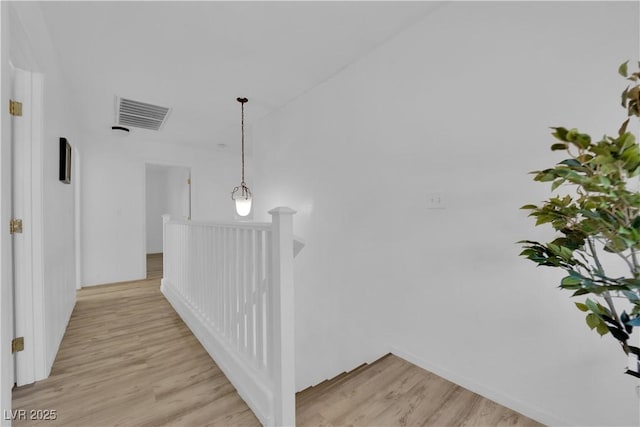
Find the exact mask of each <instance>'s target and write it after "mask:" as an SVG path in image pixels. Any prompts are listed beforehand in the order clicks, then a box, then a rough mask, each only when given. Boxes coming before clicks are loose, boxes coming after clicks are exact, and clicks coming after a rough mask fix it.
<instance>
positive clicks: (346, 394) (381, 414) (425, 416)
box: [296, 354, 541, 427]
mask: <svg viewBox="0 0 640 427" xmlns="http://www.w3.org/2000/svg"><path fill="white" fill-rule="evenodd" d="M296 407H297V412H296V415H297V419H296V421H297V424H298V425H299V426H323V427H331V426H335V427H337V426H380V427H389V426H531V427H533V426H541V424H539V423H537V422H535V421H533V420H531V419H529V418H527V417H524V416H523V415H520V414H518V413H517V412H514V411H512V410H510V409H507V408H505V407H503V406H500V405H498V404H497V403H495V402H492V401H491V400H488V399H485V398H483V397H482V396H479V395H477V394H475V393H472V392H470V391H469V390H466V389H464V388H462V387H460V386H457V385H455V384H453V383H451V382H449V381H447V380H445V379H443V378H441V377H439V376H437V375H435V374H432V373H430V372H428V371H425V370H424V369H422V368H419V367H417V366H415V365H413V364H411V363H409V362H407V361H406V360H404V359H401V358H399V357H397V356H394V355H392V354H389V355H387V356H385V357H383V358H381V359H379V360H378V361H376V362H375V363H373V364H371V365H361V366H360V367H358V368H356V369H354V370H353V371H351V372H349V373H343V374H341V375H338V376H337V377H335V378H334V379H332V380H329V381H325V382H323V383H320V384H318V385H317V386H315V387H310V388H308V389H306V390H303V391H301V392H299V393H298V394H297V396H296Z"/></svg>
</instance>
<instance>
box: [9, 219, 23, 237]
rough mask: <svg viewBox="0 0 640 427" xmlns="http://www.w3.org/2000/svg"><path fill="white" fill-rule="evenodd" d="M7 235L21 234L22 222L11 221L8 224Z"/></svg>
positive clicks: (17, 220) (18, 220)
mask: <svg viewBox="0 0 640 427" xmlns="http://www.w3.org/2000/svg"><path fill="white" fill-rule="evenodd" d="M9 233H10V234H16V233H22V220H21V219H12V220H11V222H10V223H9Z"/></svg>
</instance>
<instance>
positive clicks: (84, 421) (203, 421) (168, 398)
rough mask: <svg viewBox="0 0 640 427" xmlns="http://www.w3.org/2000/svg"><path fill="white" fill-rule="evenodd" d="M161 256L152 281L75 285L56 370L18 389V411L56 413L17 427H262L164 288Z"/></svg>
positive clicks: (151, 274)
mask: <svg viewBox="0 0 640 427" xmlns="http://www.w3.org/2000/svg"><path fill="white" fill-rule="evenodd" d="M159 259H160V261H159V263H158V257H155V259H153V257H150V259H149V263H148V264H149V268H148V270H149V277H150V278H148V279H147V280H141V281H137V282H127V283H120V284H113V285H106V286H98V287H91V288H85V289H82V290H80V291H78V297H77V298H78V299H77V304H76V307H75V309H74V311H73V314H72V316H71V320H70V321H69V326H68V328H67V331H66V333H65V336H64V339H63V341H62V344H61V346H60V352H59V353H58V356H57V358H56V361H55V363H54V365H53V369H52V372H51V376H50V377H49V378H47V379H46V380H44V381H40V382H37V383H35V384H32V385H28V386H24V387H20V388H18V389H15V390H14V392H13V409H14V411H15V410H19V409H25V410H27V414H28V413H29V410H34V409H42V410H55V411H56V414H57V419H56V420H55V421H40V422H39V423H37V422H34V421H20V420H16V421H14V425H15V426H21V425H40V424H42V425H47V426H79V427H89V426H136V427H142V426H160V425H190V426H205V425H217V426H231V425H235V426H259V425H260V423H259V422H258V420H257V419H256V418H255V416H254V415H253V413H252V412H251V411H250V410H249V408H248V406H247V405H246V404H245V403H244V401H243V400H242V399H241V398H240V396H239V395H238V393H237V392H236V390H235V389H234V387H233V386H232V385H231V384H230V383H229V381H228V380H227V378H226V377H225V376H224V374H223V373H222V371H220V369H219V368H218V367H217V366H216V364H215V363H214V362H213V361H212V360H211V358H210V357H209V355H208V354H207V352H206V351H205V350H204V348H203V347H202V346H201V345H200V343H199V342H198V340H197V339H196V338H195V337H194V336H193V335H192V334H191V332H190V331H189V329H188V328H187V326H186V325H185V324H184V323H183V322H182V320H181V319H180V317H179V316H178V315H177V314H176V313H175V311H174V310H173V309H172V308H171V306H170V305H169V303H168V302H167V301H166V300H165V298H164V296H163V295H162V294H161V293H160V279H159V277H158V274H157V273H158V265H159V266H160V271H161V258H159ZM154 261H155V262H154Z"/></svg>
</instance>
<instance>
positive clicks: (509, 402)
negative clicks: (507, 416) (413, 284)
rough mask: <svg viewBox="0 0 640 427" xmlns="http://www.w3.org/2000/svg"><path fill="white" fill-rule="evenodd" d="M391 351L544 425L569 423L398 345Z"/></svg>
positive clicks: (564, 424)
mask: <svg viewBox="0 0 640 427" xmlns="http://www.w3.org/2000/svg"><path fill="white" fill-rule="evenodd" d="M391 353H393V354H395V355H396V356H398V357H401V358H403V359H405V360H406V361H408V362H411V363H413V364H414V365H416V366H419V367H421V368H422V369H426V370H427V371H429V372H432V373H434V374H436V375H438V376H440V377H442V378H444V379H446V380H448V381H451V382H452V383H454V384H457V385H459V386H461V387H464V388H466V389H467V390H470V391H472V392H474V393H477V394H479V395H480V396H482V397H486V398H487V399H490V400H493V401H494V402H496V403H499V404H500V405H502V406H505V407H507V408H509V409H512V410H514V411H516V412H519V413H521V414H522V415H524V416H527V417H529V418H531V419H534V420H536V421H538V422H540V423H542V424H545V425H556V426H557V425H562V426H566V425H571V423H569V422H567V421H566V420H562V419H560V418H558V417H556V416H555V415H552V414H550V413H548V412H546V411H543V410H541V409H540V408H537V407H535V406H532V405H530V404H528V403H526V402H522V401H520V400H517V399H513V398H511V397H510V396H508V395H506V394H504V393H502V392H499V391H496V390H494V389H492V388H490V387H486V386H485V385H483V384H480V383H477V382H476V381H473V380H471V379H469V378H466V377H464V376H461V375H458V374H456V373H454V372H451V371H449V370H448V369H445V368H442V367H441V366H438V365H435V364H433V363H430V362H428V361H426V360H424V359H422V358H421V357H418V356H416V355H415V354H412V353H410V352H408V351H405V350H402V349H400V348H398V347H395V346H392V347H391Z"/></svg>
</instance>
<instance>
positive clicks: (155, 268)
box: [147, 253, 162, 279]
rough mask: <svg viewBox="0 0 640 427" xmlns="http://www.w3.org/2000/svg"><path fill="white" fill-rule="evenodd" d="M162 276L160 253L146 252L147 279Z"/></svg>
mask: <svg viewBox="0 0 640 427" xmlns="http://www.w3.org/2000/svg"><path fill="white" fill-rule="evenodd" d="M161 278H162V253H159V254H147V279H161Z"/></svg>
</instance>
